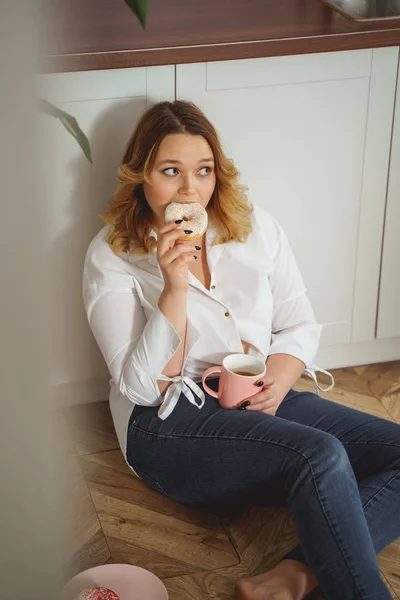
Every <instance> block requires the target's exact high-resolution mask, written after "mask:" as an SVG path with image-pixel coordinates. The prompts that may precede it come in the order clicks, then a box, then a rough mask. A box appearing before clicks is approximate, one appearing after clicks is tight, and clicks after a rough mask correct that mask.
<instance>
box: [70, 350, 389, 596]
mask: <svg viewBox="0 0 400 600" xmlns="http://www.w3.org/2000/svg"><path fill="white" fill-rule="evenodd" d="M332 372H333V374H334V376H335V381H336V385H335V388H334V389H333V390H332V391H330V392H326V393H325V394H323V395H324V397H325V398H328V399H330V400H333V401H335V402H338V403H340V404H344V405H347V406H351V407H353V408H356V409H358V410H361V411H364V412H367V413H371V414H374V415H377V416H379V417H382V418H384V419H388V420H392V421H395V422H398V423H400V361H396V362H390V363H381V364H375V365H366V366H360V367H353V368H346V369H338V370H335V371H332ZM321 381H323V376H322V377H321ZM295 388H296V389H298V390H311V391H314V384H313V382H312V381H311V379H308V378H301V379H300V380H299V382H298V383H297V384H296V386H295ZM64 418H65V422H66V424H67V430H68V436H69V439H70V452H69V455H70V456H69V459H68V460H69V472H70V480H71V482H72V483H71V485H72V487H73V490H72V502H71V503H70V504H71V514H70V515H68V517H69V522H70V530H71V537H70V547H69V548H68V556H70V557H71V558H70V560H69V563H68V565H67V566H66V572H65V577H66V579H67V578H69V577H72V576H73V575H75V574H76V573H78V572H80V571H83V570H84V569H87V568H90V567H92V566H96V565H101V564H105V563H109V562H118V563H129V564H134V565H138V566H142V567H144V568H146V569H149V570H150V571H152V572H153V573H155V574H156V575H157V576H158V577H160V578H161V579H162V580H163V581H164V583H165V585H166V587H167V589H168V593H169V597H170V600H206V599H209V598H216V599H218V600H232V598H233V589H234V585H235V581H236V580H237V579H238V578H240V577H244V576H249V575H256V574H259V573H262V572H263V571H266V570H268V569H270V568H272V567H273V566H274V565H275V564H276V563H277V562H278V561H279V560H280V558H281V557H282V556H283V555H284V554H286V552H288V551H289V550H290V549H291V548H292V547H294V546H295V545H296V544H297V537H296V533H295V530H294V526H293V522H292V520H291V517H290V514H289V511H288V510H287V509H286V508H253V509H250V510H247V511H246V512H245V514H242V515H237V516H235V517H230V518H228V517H226V516H225V517H223V516H221V517H219V518H218V517H216V516H214V515H210V514H208V513H205V512H203V511H198V510H194V509H192V508H187V507H185V506H182V505H179V504H177V503H175V502H173V501H171V500H169V499H168V498H164V497H163V496H162V495H160V494H159V493H157V492H155V491H153V490H151V489H149V488H148V487H147V486H146V485H145V484H144V483H143V482H142V481H141V480H139V479H137V478H136V477H135V476H134V475H133V474H132V472H131V471H130V469H129V468H128V467H127V465H126V464H125V461H124V459H123V456H122V454H121V451H120V449H119V447H118V443H117V439H116V436H115V433H114V429H113V424H112V420H111V415H110V411H109V407H108V402H99V403H96V404H90V405H81V406H74V407H70V408H68V409H64ZM399 508H400V499H399ZM378 560H379V564H380V567H381V571H382V574H383V577H384V580H385V582H386V584H387V586H388V588H389V589H390V591H391V594H392V596H393V598H396V599H397V600H400V539H399V540H397V541H396V542H394V543H393V544H391V545H390V546H389V547H387V548H386V549H385V550H384V551H383V552H382V553H381V554H380V555H379V557H378ZM143 600H145V599H143Z"/></svg>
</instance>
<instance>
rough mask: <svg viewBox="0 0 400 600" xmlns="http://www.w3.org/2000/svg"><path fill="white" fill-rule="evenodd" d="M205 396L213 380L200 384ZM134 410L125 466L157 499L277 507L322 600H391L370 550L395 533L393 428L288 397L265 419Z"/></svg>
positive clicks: (398, 468)
mask: <svg viewBox="0 0 400 600" xmlns="http://www.w3.org/2000/svg"><path fill="white" fill-rule="evenodd" d="M210 387H212V388H213V389H216V387H217V380H212V381H211V382H210ZM157 410H158V408H157V407H155V408H148V407H143V406H136V407H135V408H134V410H133V411H132V415H131V418H130V423H129V428H128V440H127V442H128V446H127V459H128V462H129V464H130V465H131V466H132V467H133V469H134V470H135V471H136V472H137V473H138V475H139V476H140V477H142V478H143V480H144V481H145V482H146V483H147V484H148V485H150V486H151V487H152V488H154V489H156V490H158V491H159V492H161V493H162V494H164V495H166V496H168V497H169V498H172V499H173V500H176V501H177V502H181V503H184V504H187V505H191V506H197V507H204V508H207V509H210V508H211V509H212V510H213V511H218V510H219V509H221V510H224V511H225V510H226V509H227V508H228V507H232V508H234V507H235V506H236V507H237V506H243V505H244V504H246V505H248V504H253V505H262V506H268V505H269V506H287V507H288V508H289V510H290V513H291V515H292V517H293V520H294V523H295V527H296V531H297V534H298V538H299V542H300V545H299V546H297V547H296V548H295V549H294V550H293V551H291V552H290V553H289V554H288V555H286V556H285V558H292V559H295V560H299V561H301V562H303V563H306V564H308V565H309V566H310V568H311V569H312V571H313V572H314V574H315V576H316V577H317V579H318V582H319V584H320V586H321V587H320V589H322V591H323V593H324V595H325V597H326V598H327V599H328V600H385V599H387V598H391V594H390V593H389V591H388V589H387V588H386V586H385V584H384V582H383V580H382V578H381V574H380V570H379V566H378V562H377V560H376V555H377V554H379V553H380V552H381V551H382V550H383V549H384V548H385V547H386V546H387V545H388V544H390V543H391V542H393V541H394V540H396V539H397V538H398V537H400V425H398V424H396V423H392V422H391V421H388V420H386V419H382V418H379V417H375V416H371V415H369V414H366V413H363V412H361V411H357V410H354V409H352V408H348V407H345V406H341V405H339V404H336V403H334V402H331V401H329V400H325V399H323V398H320V397H318V396H317V395H316V394H313V393H309V392H295V391H294V390H290V392H289V393H288V394H287V396H286V397H285V399H284V400H283V402H282V404H281V405H280V406H279V409H278V411H277V413H276V415H275V416H271V415H265V414H263V413H259V412H255V411H245V410H225V409H222V408H220V406H219V404H218V402H217V401H216V400H215V399H214V398H212V397H211V396H209V395H206V402H205V405H204V406H203V408H202V409H201V410H199V409H198V408H196V407H195V406H193V404H191V403H190V402H188V401H187V400H186V398H185V397H184V396H183V395H182V396H181V397H180V399H179V401H178V404H177V406H176V407H175V409H174V411H173V412H172V414H171V415H170V416H169V417H168V418H167V419H166V420H165V421H162V420H161V419H159V418H158V416H157Z"/></svg>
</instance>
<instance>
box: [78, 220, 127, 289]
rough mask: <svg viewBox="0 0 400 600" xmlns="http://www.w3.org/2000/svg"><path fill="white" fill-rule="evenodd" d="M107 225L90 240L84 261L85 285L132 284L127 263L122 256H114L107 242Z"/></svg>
mask: <svg viewBox="0 0 400 600" xmlns="http://www.w3.org/2000/svg"><path fill="white" fill-rule="evenodd" d="M108 231H109V228H108V225H106V226H105V227H103V228H102V229H101V230H100V231H99V232H98V234H97V235H96V236H95V237H94V238H93V239H92V241H91V242H90V244H89V247H88V249H87V252H86V256H85V261H84V281H85V283H86V284H88V285H91V284H103V285H104V284H107V283H108V284H110V285H111V284H112V283H113V284H114V285H115V283H118V282H120V283H121V284H124V286H125V285H127V284H128V285H129V282H132V279H133V278H132V272H131V269H130V266H129V262H128V261H127V260H126V259H124V257H123V254H119V255H117V254H115V252H114V251H113V249H112V248H111V246H110V244H109V243H108V242H107V236H108Z"/></svg>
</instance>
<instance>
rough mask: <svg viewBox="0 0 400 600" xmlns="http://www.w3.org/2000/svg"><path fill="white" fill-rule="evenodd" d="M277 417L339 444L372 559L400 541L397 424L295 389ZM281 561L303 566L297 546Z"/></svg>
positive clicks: (302, 557)
mask: <svg viewBox="0 0 400 600" xmlns="http://www.w3.org/2000/svg"><path fill="white" fill-rule="evenodd" d="M276 416H279V418H282V419H287V420H290V421H294V422H296V423H301V424H303V425H307V426H310V427H314V428H316V429H319V430H321V431H325V432H327V433H330V434H331V435H333V436H335V438H337V439H338V440H339V441H340V442H341V443H342V444H343V446H344V448H345V450H346V452H347V455H348V458H349V461H350V464H351V466H352V468H353V471H354V473H355V477H356V479H357V482H358V489H359V494H360V497H361V503H362V506H363V510H364V514H365V518H366V521H367V524H368V528H369V532H370V535H371V539H372V543H373V545H374V549H375V553H376V554H379V553H380V552H381V551H382V550H383V549H384V548H385V547H386V546H388V545H389V544H390V543H391V542H393V541H394V540H396V539H397V538H398V537H400V425H399V424H396V423H393V422H391V421H388V420H386V419H381V418H379V417H375V416H373V415H369V414H367V413H363V412H361V411H357V410H354V409H351V408H348V407H345V406H341V405H340V404H337V403H334V402H331V401H328V400H325V399H324V398H320V397H319V396H317V395H316V394H313V393H309V392H295V391H294V390H291V391H290V392H289V394H288V395H287V396H286V398H285V400H284V401H283V402H282V404H281V405H280V407H279V409H278V411H277V414H276ZM285 559H295V560H298V561H300V562H307V561H306V559H305V557H304V554H303V552H302V550H301V548H300V546H297V547H296V548H295V549H294V550H293V551H291V552H290V553H289V554H288V555H286V556H285Z"/></svg>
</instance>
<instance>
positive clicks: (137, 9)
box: [125, 0, 149, 29]
mask: <svg viewBox="0 0 400 600" xmlns="http://www.w3.org/2000/svg"><path fill="white" fill-rule="evenodd" d="M125 2H126V4H127V5H128V6H129V8H130V9H131V10H132V11H133V12H134V13H135V15H136V16H137V18H138V19H139V21H140V22H141V24H142V27H143V29H144V28H145V26H146V17H147V9H148V4H149V2H148V0H125Z"/></svg>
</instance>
